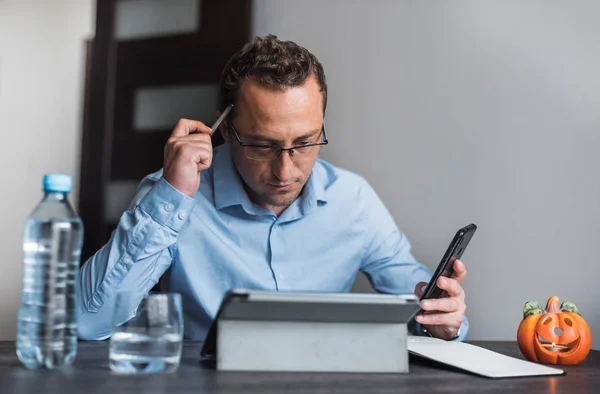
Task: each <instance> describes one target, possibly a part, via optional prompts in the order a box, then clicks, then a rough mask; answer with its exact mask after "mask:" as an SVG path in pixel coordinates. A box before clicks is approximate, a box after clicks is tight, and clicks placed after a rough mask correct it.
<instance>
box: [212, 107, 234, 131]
mask: <svg viewBox="0 0 600 394" xmlns="http://www.w3.org/2000/svg"><path fill="white" fill-rule="evenodd" d="M231 108H233V104H229V105H228V106H227V108H225V111H223V113H222V114H221V116H219V119H217V121H216V122H215V123H213V125H212V127H211V132H210V135H211V136H212V135H213V134H214V133H215V131H217V128H219V126H220V125H221V123H223V121H224V120H225V118H226V117H227V115H228V114H229V112H230V111H231Z"/></svg>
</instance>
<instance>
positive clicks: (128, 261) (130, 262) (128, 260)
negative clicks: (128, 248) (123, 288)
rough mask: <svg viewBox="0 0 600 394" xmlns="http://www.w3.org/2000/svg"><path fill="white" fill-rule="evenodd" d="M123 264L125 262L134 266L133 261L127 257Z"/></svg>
mask: <svg viewBox="0 0 600 394" xmlns="http://www.w3.org/2000/svg"><path fill="white" fill-rule="evenodd" d="M123 262H124V263H125V264H132V263H133V260H131V259H130V258H129V257H125V258H124V259H123Z"/></svg>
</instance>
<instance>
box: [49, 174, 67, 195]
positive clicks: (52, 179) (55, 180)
mask: <svg viewBox="0 0 600 394" xmlns="http://www.w3.org/2000/svg"><path fill="white" fill-rule="evenodd" d="M71 185H72V181H71V175H67V174H46V175H44V191H46V192H58V193H69V192H70V191H71Z"/></svg>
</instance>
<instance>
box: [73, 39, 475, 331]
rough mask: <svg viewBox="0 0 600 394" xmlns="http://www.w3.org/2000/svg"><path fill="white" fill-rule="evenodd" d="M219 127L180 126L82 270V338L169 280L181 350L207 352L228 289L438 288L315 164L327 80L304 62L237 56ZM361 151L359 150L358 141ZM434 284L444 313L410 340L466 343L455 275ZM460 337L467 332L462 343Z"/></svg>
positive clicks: (359, 187)
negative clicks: (190, 344) (180, 326)
mask: <svg viewBox="0 0 600 394" xmlns="http://www.w3.org/2000/svg"><path fill="white" fill-rule="evenodd" d="M221 98H222V106H221V108H225V107H226V106H227V105H229V104H234V107H233V110H232V111H231V113H230V114H229V115H228V117H227V120H226V121H225V122H223V123H222V124H221V126H220V127H219V130H218V131H219V132H220V133H221V135H222V136H223V138H224V140H225V144H224V145H222V146H220V147H217V148H215V149H214V151H213V147H212V143H211V138H210V133H211V129H210V128H209V127H207V126H206V125H204V124H203V123H201V122H198V121H193V120H187V119H181V120H180V121H179V122H178V123H177V125H176V126H175V128H174V130H173V132H172V134H171V137H170V138H169V140H168V141H167V143H166V146H165V152H164V167H163V170H162V171H159V172H157V173H155V174H152V175H149V176H147V177H146V178H145V179H144V180H143V181H142V182H141V184H140V186H139V189H138V193H137V196H136V197H135V199H134V201H133V203H132V204H131V206H130V208H129V209H128V210H127V211H126V212H125V213H124V214H123V216H122V217H121V220H120V222H119V225H118V227H117V229H116V230H115V232H114V233H113V235H112V237H111V239H110V241H109V242H108V243H107V244H106V245H105V246H104V247H103V248H102V249H100V250H99V251H98V252H97V253H96V254H95V255H94V256H93V257H92V258H90V260H89V261H87V262H86V264H85V265H84V266H83V267H82V269H81V271H80V275H79V280H78V286H79V294H80V302H79V304H78V305H79V335H80V337H81V338H84V339H103V338H107V337H109V336H110V330H111V322H112V319H113V312H114V299H115V297H116V294H117V293H118V292H126V293H127V294H128V297H129V298H128V300H127V301H126V305H128V306H129V311H126V312H124V315H123V316H117V319H118V320H120V321H125V320H126V319H127V318H128V316H130V313H132V312H133V311H134V310H135V308H136V307H137V305H138V304H139V302H140V300H141V299H142V297H143V296H144V295H145V294H147V293H148V292H149V291H150V289H151V288H152V287H153V286H154V285H155V284H156V283H157V282H158V281H159V279H160V278H161V276H162V275H163V273H165V271H166V270H167V269H169V268H170V271H169V272H170V274H169V280H168V282H169V283H168V285H169V291H173V292H178V293H181V295H182V299H183V309H184V325H185V336H186V337H187V338H193V339H203V338H204V336H205V335H206V332H207V330H208V328H209V326H210V324H211V322H212V320H213V319H214V317H215V315H216V312H217V310H218V307H219V304H220V302H221V300H222V297H223V295H224V294H225V292H226V291H227V290H229V289H231V288H237V287H243V288H250V289H268V290H273V291H276V290H294V291H324V292H326V291H333V292H347V291H349V290H350V288H351V286H352V283H353V282H354V278H355V276H356V274H357V273H358V271H362V272H364V273H365V274H366V275H367V277H368V278H369V280H370V282H371V284H372V285H373V287H374V288H375V289H376V290H378V291H380V292H383V293H410V292H413V291H414V292H415V293H416V294H417V295H420V294H421V293H422V290H423V287H424V285H425V284H426V282H427V281H428V280H429V278H430V277H431V274H430V272H429V271H428V270H427V268H426V267H424V266H423V265H421V264H419V263H417V262H416V260H415V259H414V257H413V256H412V254H411V252H410V245H409V242H408V240H407V238H406V237H405V236H404V235H403V234H402V233H401V232H400V231H399V230H398V228H397V227H396V225H395V223H394V221H393V219H392V217H391V216H390V214H389V212H388V211H387V210H386V208H385V207H384V205H383V203H382V202H381V200H380V199H379V198H378V196H377V195H376V193H375V192H374V191H373V189H372V188H371V187H370V186H369V185H368V183H367V182H366V181H365V180H364V179H362V178H361V177H359V176H358V175H355V174H353V173H350V172H348V171H344V170H341V169H339V168H336V167H334V166H332V165H330V164H328V163H326V162H324V161H322V160H319V159H318V156H319V152H320V149H321V147H322V146H323V145H325V144H327V142H328V141H327V133H326V129H325V123H324V116H325V109H326V106H327V84H326V80H325V74H324V71H323V67H322V66H321V64H320V63H319V61H318V60H317V58H316V57H315V56H314V55H312V54H311V53H310V52H308V51H307V50H306V49H305V48H302V47H300V46H298V45H296V44H295V43H293V42H283V41H280V40H278V39H277V38H276V37H275V36H267V37H265V38H256V39H255V40H253V41H252V42H250V43H248V44H247V45H246V46H244V47H243V48H242V49H241V50H240V51H239V52H237V53H236V54H234V55H233V57H232V58H231V59H230V61H229V63H228V64H227V66H226V67H225V70H224V72H223V75H222V81H221ZM356 143H364V141H357V142H356ZM454 269H455V272H456V273H455V275H454V277H453V278H440V280H439V281H438V285H439V287H441V288H442V289H445V290H447V291H448V293H449V294H450V297H449V298H445V299H439V300H429V301H424V302H423V309H425V310H431V311H437V312H435V313H432V314H427V315H426V316H423V317H422V318H421V317H420V319H421V320H419V319H417V320H418V322H419V323H422V326H421V325H420V324H414V325H412V329H413V331H414V330H416V331H417V332H416V333H421V332H422V331H423V332H425V331H426V332H427V333H429V334H430V335H433V336H436V337H439V338H443V339H459V340H461V339H464V338H465V337H466V334H467V328H468V323H467V320H466V319H465V318H464V311H465V298H464V291H463V289H462V288H461V285H460V282H461V281H462V280H463V279H464V277H465V275H466V271H465V267H464V265H463V264H462V263H461V262H460V261H456V263H455V264H454ZM461 326H462V329H461Z"/></svg>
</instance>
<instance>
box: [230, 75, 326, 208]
mask: <svg viewBox="0 0 600 394" xmlns="http://www.w3.org/2000/svg"><path fill="white" fill-rule="evenodd" d="M322 100H323V97H322V95H321V92H320V91H319V84H318V82H317V80H316V79H315V78H314V77H310V78H309V79H308V80H307V81H306V82H305V83H304V85H301V86H298V87H293V88H286V89H285V90H271V89H267V88H264V87H261V86H259V85H258V84H257V83H255V82H254V81H251V80H250V81H246V82H244V83H243V84H242V86H241V88H240V90H239V94H238V102H237V104H236V107H235V109H234V113H235V117H233V118H230V119H229V122H231V123H233V125H234V127H235V129H236V130H237V132H238V134H239V137H240V139H241V140H242V142H243V143H244V144H257V145H268V146H273V147H281V148H289V147H292V146H297V145H302V144H303V143H307V142H320V136H321V129H322V126H323V101H322ZM224 129H225V127H224V126H222V129H221V130H224ZM223 134H224V137H225V139H226V140H227V141H228V143H229V144H230V146H231V151H232V154H233V159H234V162H235V165H236V167H237V170H238V172H239V174H240V176H241V177H242V179H243V180H244V182H245V184H246V191H247V192H248V195H249V196H250V198H251V200H252V201H254V202H255V203H257V204H258V205H260V206H262V207H264V208H267V209H271V210H272V211H273V212H275V214H277V215H279V214H281V212H283V211H284V210H285V209H286V208H287V207H288V206H289V205H290V204H291V203H292V202H293V201H294V200H295V199H296V198H297V197H298V196H299V195H300V193H301V192H302V188H303V187H304V185H305V183H306V181H307V180H308V177H309V176H310V173H311V170H312V167H313V165H314V164H315V160H316V158H310V159H306V158H304V159H303V160H299V159H298V156H297V155H296V157H294V158H292V157H290V155H289V152H287V151H285V152H282V153H281V155H280V156H279V157H278V158H276V159H274V160H272V161H257V160H252V159H249V158H248V157H247V156H246V151H245V149H244V147H241V146H240V145H239V143H238V142H237V140H236V139H235V137H234V136H233V134H232V133H231V132H229V133H228V132H227V131H224V132H223Z"/></svg>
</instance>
